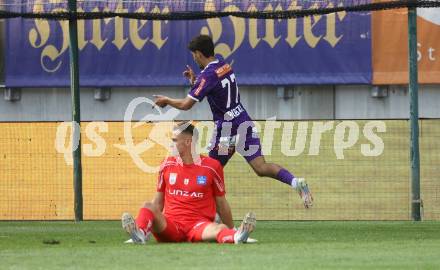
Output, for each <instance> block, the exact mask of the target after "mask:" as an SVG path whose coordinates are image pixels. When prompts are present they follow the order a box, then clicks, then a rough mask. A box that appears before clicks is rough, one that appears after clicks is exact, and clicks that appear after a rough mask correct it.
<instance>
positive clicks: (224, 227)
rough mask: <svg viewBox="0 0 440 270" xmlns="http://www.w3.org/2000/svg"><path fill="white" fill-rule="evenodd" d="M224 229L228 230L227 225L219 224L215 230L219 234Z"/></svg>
mask: <svg viewBox="0 0 440 270" xmlns="http://www.w3.org/2000/svg"><path fill="white" fill-rule="evenodd" d="M224 229H228V226H226V225H225V224H218V225H217V226H216V228H215V234H218V233H219V232H221V231H222V230H224Z"/></svg>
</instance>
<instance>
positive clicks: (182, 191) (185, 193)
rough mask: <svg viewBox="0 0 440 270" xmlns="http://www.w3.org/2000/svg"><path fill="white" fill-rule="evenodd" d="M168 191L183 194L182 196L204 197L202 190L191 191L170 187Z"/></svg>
mask: <svg viewBox="0 0 440 270" xmlns="http://www.w3.org/2000/svg"><path fill="white" fill-rule="evenodd" d="M168 193H169V194H170V195H175V196H182V197H192V198H203V193H202V192H190V191H187V190H181V189H169V190H168Z"/></svg>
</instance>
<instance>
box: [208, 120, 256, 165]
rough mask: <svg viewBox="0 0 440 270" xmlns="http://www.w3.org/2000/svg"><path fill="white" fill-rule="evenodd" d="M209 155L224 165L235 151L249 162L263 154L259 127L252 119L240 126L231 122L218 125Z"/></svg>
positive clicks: (210, 144) (210, 145)
mask: <svg viewBox="0 0 440 270" xmlns="http://www.w3.org/2000/svg"><path fill="white" fill-rule="evenodd" d="M208 148H209V156H210V157H211V158H214V159H216V160H218V161H219V162H220V163H221V164H222V166H225V165H226V163H228V161H229V160H230V159H231V157H232V156H233V155H234V153H235V152H238V153H239V154H240V155H242V156H243V157H244V158H245V159H246V161H247V162H250V161H252V160H253V159H255V158H256V157H259V156H262V153H261V143H260V138H259V137H258V132H257V128H256V127H255V125H254V124H253V123H252V121H246V122H244V123H242V124H241V125H239V126H236V125H232V123H231V122H229V123H228V122H224V123H222V124H220V125H217V128H216V130H215V131H214V134H213V136H212V139H211V141H210V143H209V147H208Z"/></svg>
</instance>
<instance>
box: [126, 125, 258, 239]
mask: <svg viewBox="0 0 440 270" xmlns="http://www.w3.org/2000/svg"><path fill="white" fill-rule="evenodd" d="M197 138H198V133H197V129H195V128H194V126H193V125H192V124H190V123H189V122H185V123H183V124H179V125H177V126H176V127H175V128H174V132H173V143H174V146H173V147H174V148H175V150H176V151H177V152H178V155H176V156H172V157H168V158H167V159H165V161H164V162H163V163H162V165H161V168H160V172H159V177H158V184H157V193H156V195H155V197H154V199H153V201H152V202H145V203H144V204H143V206H142V208H141V209H140V211H139V214H138V216H137V218H136V220H134V218H133V217H132V216H131V215H130V214H128V213H124V214H123V215H122V227H123V228H124V229H125V230H126V231H127V233H128V234H129V235H130V238H131V239H132V240H133V242H134V243H142V244H143V243H146V242H147V241H148V239H149V237H150V235H151V234H153V235H154V237H155V238H156V240H157V241H158V242H200V241H217V242H218V243H237V244H238V243H245V242H247V240H248V238H249V234H250V233H251V232H252V231H253V230H254V228H255V223H256V221H255V214H253V213H248V214H246V216H245V218H244V220H243V222H242V224H241V226H240V227H239V228H238V229H234V228H233V227H234V224H233V221H232V214H231V208H230V206H229V203H228V202H227V200H226V198H225V192H226V191H225V184H224V179H223V167H222V165H221V164H220V162H218V161H217V160H215V159H213V158H210V157H205V156H201V155H197V154H196V153H195V145H196V140H197ZM216 211H217V212H218V213H219V215H220V218H221V219H222V221H223V224H217V223H214V222H213V220H214V218H215V215H216Z"/></svg>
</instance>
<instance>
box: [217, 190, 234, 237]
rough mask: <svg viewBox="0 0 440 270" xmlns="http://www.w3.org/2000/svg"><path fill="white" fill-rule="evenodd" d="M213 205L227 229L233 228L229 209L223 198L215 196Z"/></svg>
mask: <svg viewBox="0 0 440 270" xmlns="http://www.w3.org/2000/svg"><path fill="white" fill-rule="evenodd" d="M215 203H216V206H217V212H218V214H219V216H220V218H221V220H222V222H223V223H224V224H225V225H226V226H228V228H230V229H232V228H234V222H233V221H232V212H231V207H230V206H229V203H228V201H227V200H226V198H225V196H216V197H215Z"/></svg>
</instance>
